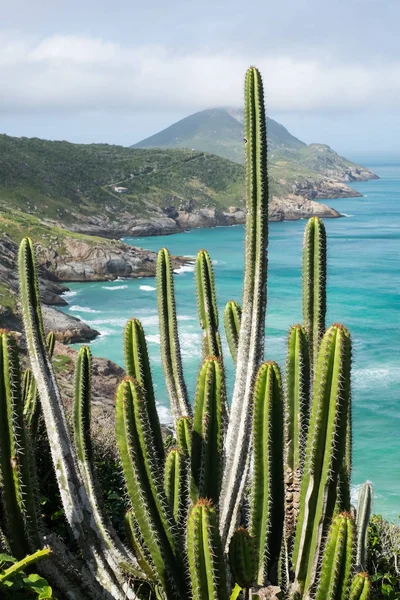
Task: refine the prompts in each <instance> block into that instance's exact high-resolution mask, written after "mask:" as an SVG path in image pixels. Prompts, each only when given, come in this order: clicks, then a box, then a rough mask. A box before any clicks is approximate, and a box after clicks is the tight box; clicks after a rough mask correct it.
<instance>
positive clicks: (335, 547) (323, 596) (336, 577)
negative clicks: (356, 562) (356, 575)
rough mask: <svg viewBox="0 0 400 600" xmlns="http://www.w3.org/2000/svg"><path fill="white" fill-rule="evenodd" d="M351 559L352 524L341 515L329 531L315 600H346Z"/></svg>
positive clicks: (347, 517)
mask: <svg viewBox="0 0 400 600" xmlns="http://www.w3.org/2000/svg"><path fill="white" fill-rule="evenodd" d="M352 558H353V522H352V519H351V517H350V515H349V514H347V513H342V514H340V515H338V516H337V517H335V519H334V520H333V522H332V525H331V527H330V529H329V535H328V539H327V542H326V547H325V550H324V556H323V560H322V569H321V576H320V581H319V585H318V589H317V593H316V596H315V599H316V600H347V598H348V591H349V590H348V588H349V583H350V574H351V567H352Z"/></svg>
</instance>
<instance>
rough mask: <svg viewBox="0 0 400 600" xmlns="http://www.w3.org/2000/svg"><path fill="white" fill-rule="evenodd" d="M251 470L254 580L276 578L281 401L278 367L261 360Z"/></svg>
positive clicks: (281, 495)
mask: <svg viewBox="0 0 400 600" xmlns="http://www.w3.org/2000/svg"><path fill="white" fill-rule="evenodd" d="M253 453H254V465H253V468H254V473H253V478H252V484H251V503H250V528H249V531H250V534H251V536H252V537H253V538H254V542H255V546H256V550H257V583H258V585H265V583H266V580H267V579H268V578H269V579H270V580H271V581H272V583H274V580H276V572H277V563H278V560H279V555H280V552H281V543H282V534H283V521H284V507H285V491H284V482H283V454H284V437H283V400H282V383H281V375H280V371H279V367H278V365H277V364H276V363H274V362H267V363H264V364H263V365H262V366H261V367H260V369H259V371H258V375H257V379H256V383H255V386H254V412H253Z"/></svg>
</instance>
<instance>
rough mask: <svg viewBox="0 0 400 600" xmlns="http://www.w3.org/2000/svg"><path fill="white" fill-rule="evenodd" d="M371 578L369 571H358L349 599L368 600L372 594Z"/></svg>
mask: <svg viewBox="0 0 400 600" xmlns="http://www.w3.org/2000/svg"><path fill="white" fill-rule="evenodd" d="M370 588H371V584H370V580H369V578H368V574H367V573H357V574H356V575H355V576H354V578H353V581H352V582H351V587H350V595H349V600H368V599H369V596H370Z"/></svg>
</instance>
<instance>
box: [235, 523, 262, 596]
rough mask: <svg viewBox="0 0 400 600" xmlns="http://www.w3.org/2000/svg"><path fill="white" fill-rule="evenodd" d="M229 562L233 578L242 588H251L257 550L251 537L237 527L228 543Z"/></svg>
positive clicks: (255, 572)
mask: <svg viewBox="0 0 400 600" xmlns="http://www.w3.org/2000/svg"><path fill="white" fill-rule="evenodd" d="M229 564H230V567H231V572H232V576H233V580H234V582H235V583H237V584H238V585H239V586H240V587H242V588H251V587H252V585H253V583H254V582H255V580H256V577H257V552H256V547H255V543H254V540H253V538H252V537H251V535H250V534H249V532H248V531H247V529H244V527H239V529H237V530H236V531H235V533H234V534H233V536H232V539H231V541H230V544H229Z"/></svg>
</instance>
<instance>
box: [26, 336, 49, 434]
mask: <svg viewBox="0 0 400 600" xmlns="http://www.w3.org/2000/svg"><path fill="white" fill-rule="evenodd" d="M55 344H56V340H55V336H54V333H53V332H52V331H51V332H50V333H49V334H48V336H47V338H46V347H47V352H48V353H49V357H50V358H52V357H53V353H54V347H55ZM23 406H24V415H25V422H26V424H27V426H28V427H29V431H30V434H31V437H32V440H33V441H34V440H35V439H36V435H37V430H38V426H39V419H40V415H41V411H40V399H39V393H38V389H37V385H36V381H35V378H34V377H33V375H32V371H31V369H27V370H26V371H25V373H24V383H23Z"/></svg>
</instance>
